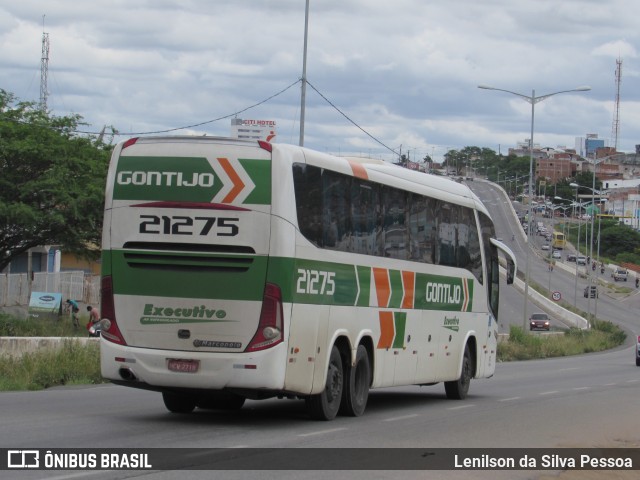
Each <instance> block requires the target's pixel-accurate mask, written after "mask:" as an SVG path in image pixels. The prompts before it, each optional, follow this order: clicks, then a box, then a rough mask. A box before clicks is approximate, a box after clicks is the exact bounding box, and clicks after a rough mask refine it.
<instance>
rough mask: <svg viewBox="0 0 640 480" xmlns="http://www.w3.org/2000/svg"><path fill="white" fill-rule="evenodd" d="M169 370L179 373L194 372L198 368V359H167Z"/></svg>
mask: <svg viewBox="0 0 640 480" xmlns="http://www.w3.org/2000/svg"><path fill="white" fill-rule="evenodd" d="M168 366H169V370H171V371H172V372H181V373H196V372H197V371H198V368H200V360H184V359H181V358H170V359H169V363H168Z"/></svg>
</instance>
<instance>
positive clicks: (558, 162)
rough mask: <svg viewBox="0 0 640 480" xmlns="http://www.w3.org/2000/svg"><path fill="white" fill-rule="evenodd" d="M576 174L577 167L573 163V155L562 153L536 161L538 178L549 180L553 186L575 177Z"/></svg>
mask: <svg viewBox="0 0 640 480" xmlns="http://www.w3.org/2000/svg"><path fill="white" fill-rule="evenodd" d="M575 173H576V166H575V164H574V163H573V162H572V155H571V154H565V153H562V154H557V155H555V156H552V157H549V158H538V159H537V160H536V178H538V179H540V180H541V179H547V181H548V182H549V183H550V184H552V185H553V184H556V183H558V182H559V181H562V180H564V179H565V178H570V177H573V176H574V175H575Z"/></svg>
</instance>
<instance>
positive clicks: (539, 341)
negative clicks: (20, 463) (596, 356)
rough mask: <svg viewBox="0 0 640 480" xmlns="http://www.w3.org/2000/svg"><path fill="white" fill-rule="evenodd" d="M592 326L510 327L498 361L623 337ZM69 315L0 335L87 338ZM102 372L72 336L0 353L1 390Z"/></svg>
mask: <svg viewBox="0 0 640 480" xmlns="http://www.w3.org/2000/svg"><path fill="white" fill-rule="evenodd" d="M592 324H593V328H592V329H591V330H588V331H585V330H579V329H570V330H568V331H567V332H566V333H564V334H561V335H544V336H542V335H531V334H527V333H525V332H524V331H523V330H522V328H521V327H517V326H512V327H511V330H510V335H509V340H507V341H504V342H501V343H500V344H498V360H499V361H512V360H530V359H535V358H548V357H563V356H568V355H578V354H582V353H590V352H598V351H602V350H607V349H609V348H613V347H616V346H618V345H621V344H622V343H623V342H624V340H625V338H626V335H625V333H624V332H623V331H622V330H620V329H619V328H618V327H617V326H615V325H614V324H612V323H611V322H607V321H601V320H594V321H593V322H592ZM82 325H83V324H82V321H81V327H80V328H79V329H78V330H76V329H74V328H73V326H72V324H71V320H69V319H68V318H66V319H61V320H57V321H56V320H36V319H30V320H23V319H16V318H11V317H9V316H7V315H0V336H15V337H29V336H44V337H74V336H82V337H84V336H86V331H85V329H84V327H83V326H82ZM103 382H104V380H103V379H102V377H101V375H100V347H99V345H98V344H96V343H93V342H91V343H89V344H87V345H81V344H80V342H78V341H77V340H75V339H73V338H69V339H67V340H65V341H64V342H63V344H62V346H61V348H58V349H50V350H49V349H43V350H40V351H37V352H33V353H29V354H26V355H23V356H22V357H20V358H11V357H7V356H4V357H3V356H0V391H15V390H42V389H45V388H50V387H55V386H61V385H87V384H98V383H103Z"/></svg>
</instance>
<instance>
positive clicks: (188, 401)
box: [162, 392, 196, 413]
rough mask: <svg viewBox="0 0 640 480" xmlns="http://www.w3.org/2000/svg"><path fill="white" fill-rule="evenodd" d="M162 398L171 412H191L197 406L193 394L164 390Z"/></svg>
mask: <svg viewBox="0 0 640 480" xmlns="http://www.w3.org/2000/svg"><path fill="white" fill-rule="evenodd" d="M162 400H163V401H164V406H165V407H167V410H169V411H170V412H171V413H191V412H193V409H194V408H196V399H195V398H194V397H192V396H191V395H184V394H179V393H173V392H162Z"/></svg>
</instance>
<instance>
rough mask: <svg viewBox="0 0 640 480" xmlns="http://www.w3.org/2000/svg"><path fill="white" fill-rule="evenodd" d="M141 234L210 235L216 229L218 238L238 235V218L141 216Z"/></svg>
mask: <svg viewBox="0 0 640 480" xmlns="http://www.w3.org/2000/svg"><path fill="white" fill-rule="evenodd" d="M140 220H142V221H141V222H140V230H139V231H140V233H147V234H155V235H159V234H164V235H201V236H206V235H209V233H210V232H211V230H213V229H214V227H215V234H216V235H217V236H218V237H235V236H236V235H238V232H239V227H238V221H239V219H238V218H224V217H188V216H182V215H176V216H172V217H169V216H166V215H163V216H157V215H140Z"/></svg>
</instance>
